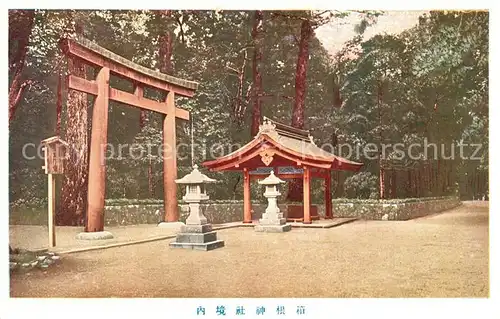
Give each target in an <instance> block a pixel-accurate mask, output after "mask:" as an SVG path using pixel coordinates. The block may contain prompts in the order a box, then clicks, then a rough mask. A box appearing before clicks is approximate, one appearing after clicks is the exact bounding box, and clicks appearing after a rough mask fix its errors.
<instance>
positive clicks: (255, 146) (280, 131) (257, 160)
mask: <svg viewBox="0 0 500 319" xmlns="http://www.w3.org/2000/svg"><path fill="white" fill-rule="evenodd" d="M202 165H203V166H205V167H207V168H208V169H210V170H212V171H225V170H243V168H248V169H256V168H258V167H262V166H263V165H265V166H268V167H278V166H293V167H304V166H308V167H315V168H318V169H326V170H328V169H330V170H344V171H359V169H360V168H361V167H362V166H363V164H362V163H357V162H353V161H349V160H347V159H345V158H342V157H340V156H336V155H334V154H331V153H329V152H327V151H325V150H323V149H321V148H319V147H318V146H316V144H315V143H314V141H313V139H312V137H311V136H310V135H309V132H308V131H305V130H299V129H295V128H292V127H289V126H286V125H284V124H281V123H278V122H275V121H271V120H269V119H265V120H264V123H263V124H262V125H261V126H260V128H259V133H258V134H257V135H256V136H255V137H254V139H253V140H252V141H250V142H249V143H247V144H246V145H244V146H242V147H241V148H239V149H238V150H236V151H234V152H232V153H230V154H227V155H225V156H222V157H219V158H217V159H215V160H212V161H206V162H203V163H202Z"/></svg>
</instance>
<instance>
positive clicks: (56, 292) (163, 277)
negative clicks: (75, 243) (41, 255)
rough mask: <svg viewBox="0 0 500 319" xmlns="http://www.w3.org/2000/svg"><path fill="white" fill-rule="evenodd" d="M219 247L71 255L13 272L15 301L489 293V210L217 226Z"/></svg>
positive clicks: (164, 246)
mask: <svg viewBox="0 0 500 319" xmlns="http://www.w3.org/2000/svg"><path fill="white" fill-rule="evenodd" d="M218 236H219V238H221V239H223V240H225V241H226V247H225V248H222V249H218V250H214V251H210V252H202V251H188V250H177V249H170V248H169V247H168V243H169V242H170V241H169V240H166V241H158V242H151V243H146V244H139V245H133V246H126V247H119V248H111V249H105V250H100V251H93V252H86V253H78V254H70V255H65V256H63V257H62V260H61V263H60V265H58V266H56V267H53V268H49V269H48V270H47V271H41V270H40V271H34V272H32V273H30V274H29V275H27V274H24V275H23V274H14V275H13V276H12V278H11V290H10V291H11V296H12V297H488V294H489V289H488V287H489V278H488V264H489V262H488V253H489V252H488V207H479V206H476V205H464V206H461V207H459V208H456V209H454V210H451V211H448V212H446V213H443V214H439V215H434V216H430V217H425V218H420V219H416V220H412V221H406V222H396V221H357V222H354V223H350V224H346V225H343V226H340V227H337V228H331V229H293V230H292V231H291V232H289V233H284V234H272V233H256V232H254V231H253V229H251V228H233V229H226V230H220V231H219V232H218Z"/></svg>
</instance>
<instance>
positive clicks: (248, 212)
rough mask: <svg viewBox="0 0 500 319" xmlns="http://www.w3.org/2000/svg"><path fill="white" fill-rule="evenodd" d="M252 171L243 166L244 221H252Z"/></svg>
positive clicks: (247, 222)
mask: <svg viewBox="0 0 500 319" xmlns="http://www.w3.org/2000/svg"><path fill="white" fill-rule="evenodd" d="M250 200H251V199H250V173H249V172H248V168H243V222H244V223H246V224H249V223H251V222H252V204H251V202H250Z"/></svg>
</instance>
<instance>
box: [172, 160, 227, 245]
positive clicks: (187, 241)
mask: <svg viewBox="0 0 500 319" xmlns="http://www.w3.org/2000/svg"><path fill="white" fill-rule="evenodd" d="M175 182H176V183H177V184H181V185H185V186H186V193H185V195H184V196H183V197H182V199H183V200H184V201H185V202H186V203H187V204H188V206H189V216H188V218H187V219H186V225H183V226H181V231H180V233H178V234H177V238H176V241H175V242H172V243H170V246H171V247H177V248H188V249H197V250H212V249H215V248H219V247H223V246H224V241H222V240H218V239H217V233H216V232H215V231H212V225H211V224H209V223H208V222H207V218H206V217H205V216H204V215H203V212H202V210H201V207H200V203H201V202H202V201H206V200H208V199H209V197H208V195H207V193H206V188H205V184H207V183H214V182H216V180H215V179H212V178H210V177H208V176H206V175H204V174H202V173H201V172H200V171H199V170H198V166H197V165H194V166H193V171H192V172H191V173H189V174H188V175H186V176H184V177H183V178H181V179H177V180H175Z"/></svg>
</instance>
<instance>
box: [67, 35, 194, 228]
mask: <svg viewBox="0 0 500 319" xmlns="http://www.w3.org/2000/svg"><path fill="white" fill-rule="evenodd" d="M61 47H62V49H63V52H64V53H65V55H66V56H67V57H68V58H69V59H78V60H80V61H82V62H83V63H85V64H88V65H90V66H92V67H95V68H98V69H99V72H98V74H97V77H96V79H95V80H88V79H83V78H80V77H77V76H75V75H71V74H70V75H68V77H67V87H68V88H69V89H73V90H77V91H80V92H84V93H87V94H92V95H94V96H95V101H94V108H93V113H92V131H91V138H90V156H89V178H88V197H87V198H88V206H87V218H86V225H85V231H86V232H98V231H103V230H104V199H105V183H106V163H105V157H104V152H103V149H105V148H103V147H102V146H106V145H107V131H108V104H109V100H113V101H117V102H121V103H125V104H128V105H131V106H135V107H138V108H142V109H146V110H150V111H154V112H158V113H161V114H164V120H163V145H164V147H163V153H162V156H163V174H164V208H165V217H164V220H165V221H167V222H175V221H178V219H179V214H178V211H177V185H176V184H175V179H176V178H177V153H176V136H175V119H176V118H180V119H183V120H189V112H188V111H186V110H183V109H180V108H177V107H175V100H174V99H175V95H176V94H178V95H181V96H184V97H192V96H193V95H194V93H195V91H196V89H197V88H198V83H196V82H193V81H188V80H183V79H179V78H175V77H173V76H170V75H166V74H163V73H160V72H156V71H153V70H150V69H148V68H145V67H143V66H141V65H138V64H136V63H133V62H132V61H129V60H127V59H125V58H123V57H121V56H119V55H117V54H115V53H113V52H111V51H108V50H106V49H104V48H103V47H100V46H99V45H97V44H95V43H93V42H91V41H89V40H87V39H85V38H82V37H75V38H72V39H65V40H63V41H62V43H61ZM111 74H112V75H115V76H118V77H120V78H123V79H126V80H129V81H131V82H132V83H133V84H134V94H132V93H128V92H125V91H121V90H118V89H115V88H112V87H110V84H109V80H110V75H111ZM144 87H151V88H154V89H156V90H159V91H161V92H165V93H166V99H165V101H164V102H158V101H155V100H151V99H148V98H146V97H144Z"/></svg>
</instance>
